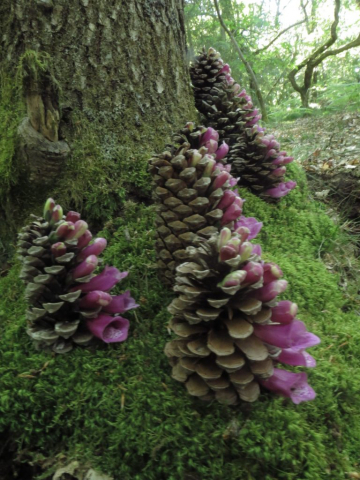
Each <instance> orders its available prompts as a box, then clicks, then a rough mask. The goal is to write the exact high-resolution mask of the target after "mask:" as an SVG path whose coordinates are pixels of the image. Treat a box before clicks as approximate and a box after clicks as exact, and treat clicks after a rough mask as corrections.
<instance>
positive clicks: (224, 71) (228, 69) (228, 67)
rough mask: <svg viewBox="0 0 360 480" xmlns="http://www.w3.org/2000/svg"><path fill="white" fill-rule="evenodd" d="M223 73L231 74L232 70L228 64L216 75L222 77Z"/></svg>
mask: <svg viewBox="0 0 360 480" xmlns="http://www.w3.org/2000/svg"><path fill="white" fill-rule="evenodd" d="M221 73H231V68H230V65H229V64H228V63H225V64H224V66H223V67H222V69H221V70H219V71H218V73H217V74H216V75H220V74H221Z"/></svg>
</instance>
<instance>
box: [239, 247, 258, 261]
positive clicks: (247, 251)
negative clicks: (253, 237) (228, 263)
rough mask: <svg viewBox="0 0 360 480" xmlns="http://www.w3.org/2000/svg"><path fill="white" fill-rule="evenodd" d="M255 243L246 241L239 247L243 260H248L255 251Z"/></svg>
mask: <svg viewBox="0 0 360 480" xmlns="http://www.w3.org/2000/svg"><path fill="white" fill-rule="evenodd" d="M253 248H254V245H252V244H251V243H250V242H244V243H243V244H242V245H241V246H240V248H239V254H240V257H241V261H242V262H246V261H247V260H248V259H249V258H250V257H251V254H252V253H253Z"/></svg>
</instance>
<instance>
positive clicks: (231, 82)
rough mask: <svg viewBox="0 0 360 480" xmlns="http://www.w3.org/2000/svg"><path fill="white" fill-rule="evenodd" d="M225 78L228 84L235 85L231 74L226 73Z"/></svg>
mask: <svg viewBox="0 0 360 480" xmlns="http://www.w3.org/2000/svg"><path fill="white" fill-rule="evenodd" d="M225 79H226V82H227V84H228V85H233V84H234V83H235V80H234V79H233V77H232V76H231V75H230V74H226V75H225Z"/></svg>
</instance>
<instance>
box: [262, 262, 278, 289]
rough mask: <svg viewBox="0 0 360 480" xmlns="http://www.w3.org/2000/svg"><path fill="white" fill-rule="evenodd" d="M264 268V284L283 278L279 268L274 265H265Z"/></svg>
mask: <svg viewBox="0 0 360 480" xmlns="http://www.w3.org/2000/svg"><path fill="white" fill-rule="evenodd" d="M263 267H264V284H266V283H270V282H273V281H274V280H278V279H279V278H281V277H282V276H283V272H282V270H281V268H280V267H279V266H278V265H276V264H275V263H265V264H264V265H263Z"/></svg>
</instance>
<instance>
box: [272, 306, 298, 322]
mask: <svg viewBox="0 0 360 480" xmlns="http://www.w3.org/2000/svg"><path fill="white" fill-rule="evenodd" d="M297 312H298V306H297V305H296V303H293V302H290V300H281V302H279V303H278V304H277V305H276V307H273V308H272V309H271V321H272V322H274V323H283V324H286V323H290V322H292V320H293V319H294V318H295V317H296V314H297Z"/></svg>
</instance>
